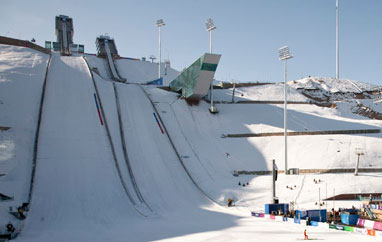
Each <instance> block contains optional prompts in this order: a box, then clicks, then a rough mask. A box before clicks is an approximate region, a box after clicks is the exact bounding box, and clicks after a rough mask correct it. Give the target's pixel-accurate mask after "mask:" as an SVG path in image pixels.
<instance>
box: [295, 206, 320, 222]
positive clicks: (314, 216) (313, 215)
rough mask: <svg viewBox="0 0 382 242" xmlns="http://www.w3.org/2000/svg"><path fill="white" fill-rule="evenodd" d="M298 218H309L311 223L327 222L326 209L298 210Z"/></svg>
mask: <svg viewBox="0 0 382 242" xmlns="http://www.w3.org/2000/svg"><path fill="white" fill-rule="evenodd" d="M296 216H297V217H299V218H301V219H306V218H307V217H309V218H310V220H311V221H316V222H326V209H314V210H297V211H296Z"/></svg>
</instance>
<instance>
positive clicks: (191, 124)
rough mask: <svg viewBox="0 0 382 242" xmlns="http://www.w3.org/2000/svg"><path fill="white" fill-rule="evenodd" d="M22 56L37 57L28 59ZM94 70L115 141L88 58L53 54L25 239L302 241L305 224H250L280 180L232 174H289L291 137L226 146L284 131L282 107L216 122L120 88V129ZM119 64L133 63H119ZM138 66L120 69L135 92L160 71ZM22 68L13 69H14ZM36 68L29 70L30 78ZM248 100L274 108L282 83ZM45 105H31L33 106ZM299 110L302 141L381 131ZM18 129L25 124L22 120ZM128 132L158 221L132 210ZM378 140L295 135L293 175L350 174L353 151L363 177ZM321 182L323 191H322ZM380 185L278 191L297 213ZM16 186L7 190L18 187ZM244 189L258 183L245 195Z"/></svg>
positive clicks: (294, 109)
mask: <svg viewBox="0 0 382 242" xmlns="http://www.w3.org/2000/svg"><path fill="white" fill-rule="evenodd" d="M22 51H23V52H26V53H27V54H26V53H24V54H26V55H29V52H30V50H25V49H23V50H22ZM11 52H12V53H11ZM7 53H9V54H10V56H9V57H13V56H17V51H15V50H7ZM22 58H25V59H28V58H29V57H21V59H22ZM46 60H47V59H45V65H46ZM88 60H89V63H90V66H91V67H98V72H99V73H100V74H101V76H102V78H101V77H100V76H98V75H96V74H94V78H95V83H96V85H97V86H98V89H99V94H100V97H99V98H100V101H102V104H103V108H104V113H105V116H104V118H106V120H105V121H107V123H108V125H109V128H110V133H107V131H106V129H105V127H104V126H102V125H101V124H100V120H99V117H98V113H97V110H96V105H95V103H94V96H93V95H94V93H96V90H95V88H94V85H93V80H92V79H91V75H90V73H89V70H88V67H87V65H86V63H85V61H84V60H83V59H82V58H81V57H80V56H72V57H61V56H58V55H54V56H53V59H52V63H51V68H50V70H49V75H48V84H47V90H46V100H45V106H44V109H43V118H42V126H41V130H40V131H41V132H40V142H39V150H38V161H37V170H36V179H35V184H34V192H33V197H32V204H31V211H30V213H29V214H28V218H27V220H25V224H24V230H23V231H22V233H21V235H20V237H19V238H18V241H42V242H45V241H295V240H296V239H298V238H301V237H302V233H303V230H304V228H305V226H301V225H295V224H289V223H284V224H281V223H277V222H270V221H265V220H259V219H255V218H252V217H249V214H250V213H249V212H250V211H251V210H263V207H264V203H266V202H269V200H270V196H271V191H270V189H269V188H270V184H271V179H270V176H249V175H248V176H239V177H234V176H232V172H233V170H266V169H269V163H270V161H271V159H276V161H277V162H278V165H279V168H280V169H282V166H283V159H282V158H283V157H282V154H283V149H282V137H266V138H260V139H259V138H243V139H228V138H224V139H223V138H221V135H222V134H227V133H245V132H277V131H280V130H282V105H268V104H218V108H219V110H220V113H219V114H217V115H211V114H210V113H209V112H208V107H209V104H208V103H206V102H203V101H202V102H200V104H199V105H194V106H189V105H188V104H187V103H186V102H185V101H184V100H182V99H178V96H177V94H175V93H170V92H165V91H163V90H160V89H157V88H153V87H150V86H145V87H144V91H146V92H148V96H146V95H145V93H144V91H143V90H142V89H141V88H140V87H139V86H137V85H134V84H120V83H115V87H116V89H115V90H116V91H117V92H118V97H119V101H120V105H121V108H120V110H121V120H122V123H121V124H120V123H119V120H118V110H117V108H116V105H117V102H116V101H117V100H116V96H115V92H114V91H115V90H114V87H113V83H112V82H111V81H110V80H108V78H107V72H106V69H105V67H104V65H103V60H102V59H98V58H96V57H88ZM120 61H122V62H123V61H126V60H119V61H117V62H120ZM126 62H127V61H126ZM41 63H43V62H41ZM134 64H136V65H137V66H133V65H130V64H129V65H130V66H126V67H122V68H120V70H119V71H120V72H122V73H124V74H122V76H123V77H125V78H127V79H128V80H129V78H128V77H127V75H130V79H131V80H133V81H134V82H135V81H136V82H138V83H144V82H146V80H147V79H148V76H146V74H145V71H147V72H148V73H150V72H152V73H154V72H155V71H154V70H155V65H151V66H150V68H148V67H146V66H145V65H146V64H147V63H144V62H140V61H136V62H134ZM148 64H150V63H148ZM13 65H14V64H13V63H12V62H8V63H7V64H6V66H7V68H8V67H9V68H10V69H12V68H13ZM118 65H119V64H118ZM122 65H124V64H122ZM126 65H127V64H126ZM41 69H43V68H41ZM37 70H38V69H37V68H33V69H28V66H25V67H23V68H22V72H25V73H28V74H29V73H33V72H34V71H37ZM138 70H140V71H142V72H140V71H138ZM39 73H40V72H39ZM40 75H42V74H40ZM42 76H43V75H42ZM153 76H155V75H154V74H153ZM19 79H21V78H19V77H17V78H14V79H13V77H12V78H9V79H7V80H10V81H12V82H11V83H10V84H11V85H10V87H9V88H10V89H8V90H11V91H12V93H13V94H19V93H23V91H24V90H22V88H20V86H16V85H17V84H16V83H17V81H18V80H19ZM14 80H17V81H14ZM13 85H15V86H13ZM12 88H13V89H12ZM40 88H41V86H40ZM36 89H37V90H41V89H38V88H36ZM36 93H38V92H36ZM245 93H247V94H248V95H245V96H244V97H245V98H247V96H250V95H253V97H254V98H255V96H257V95H259V96H262V97H261V99H262V98H268V99H267V100H271V101H272V100H275V97H278V96H279V95H280V94H282V85H269V86H263V87H261V88H259V89H256V90H252V89H250V88H246V89H245ZM267 93H268V94H270V95H268V96H267ZM291 93H292V91H291ZM293 93H294V94H293V95H294V98H296V100H304V98H302V96H301V95H300V94H299V93H298V92H293ZM224 95H229V93H228V94H224ZM10 96H15V95H9V96H8V97H7V99H9V100H12V99H11V98H10ZM36 96H37V97H38V95H36ZM239 96H241V95H239ZM148 97H149V98H151V99H152V101H153V103H154V105H155V108H156V109H157V110H158V113H156V111H155V109H154V108H153V106H152V105H151V103H150V101H149V99H148ZM244 97H243V99H244ZM223 98H225V97H223ZM254 100H256V99H254ZM258 100H260V99H258ZM38 101H39V99H38V98H31V99H30V102H31V105H32V103H33V104H34V105H35V107H38ZM6 108H8V104H7V107H6ZM289 108H290V112H289V116H288V124H290V127H289V128H290V130H293V131H303V130H310V131H311V130H327V129H364V128H380V127H381V121H378V120H369V119H366V118H364V117H360V116H358V115H354V114H352V113H351V112H350V111H349V110H346V109H345V108H343V109H341V110H339V109H328V108H321V107H317V106H312V105H289ZM37 109H38V108H37ZM13 113H14V110H13V109H9V108H8V109H7V110H6V114H7V115H9V116H12V115H15V117H16V116H17V115H19V117H21V118H22V117H23V116H22V114H18V113H16V114H13ZM154 113H156V115H160V117H161V120H163V123H161V124H162V125H165V127H166V129H165V130H167V131H168V134H169V136H170V137H171V140H172V141H173V143H174V146H175V148H176V152H177V153H178V154H179V157H178V156H177V154H176V152H175V150H174V149H173V147H172V144H171V143H170V140H169V139H168V137H167V135H166V134H162V132H161V131H160V129H159V127H158V125H157V123H156V120H155V117H154ZM32 116H33V115H32ZM34 118H35V120H36V118H37V117H34ZM9 122H10V123H11V124H13V123H16V118H14V120H10V121H9ZM34 122H35V121H34ZM121 127H122V128H123V131H124V132H123V133H124V136H123V138H124V139H125V141H126V149H127V154H128V159H129V162H130V165H131V168H132V171H133V173H134V177H135V180H136V183H137V185H138V187H139V191H140V192H141V194H142V196H143V198H144V199H145V201H146V203H147V204H148V206H149V207H150V208H151V209H152V213H147V214H145V215H146V216H147V217H144V216H142V215H141V214H140V213H139V211H140V209H141V207H139V206H138V207H137V206H134V205H133V204H132V202H131V200H130V199H129V198H128V196H127V194H126V193H125V190H124V188H123V186H122V185H123V184H125V185H126V186H127V188H128V190H129V191H130V192H131V193H132V194H134V191H133V190H132V189H133V188H132V184H131V179H130V178H129V176H130V174H129V172H128V171H127V170H128V167H127V164H126V162H125V158H124V154H123V144H122V137H121V129H120V128H121ZM6 132H9V131H6ZM2 134H3V133H2ZM108 135H110V136H111V140H112V143H113V147H114V148H113V149H114V151H115V153H116V156H115V157H116V161H115V160H114V157H113V155H112V150H113V149H112V146H111V145H110V142H109V139H108ZM30 136H31V135H30ZM31 137H32V136H31ZM380 140H381V139H380V134H376V135H351V136H341V135H330V136H311V137H309V136H301V137H293V138H291V139H290V144H289V146H290V147H291V151H290V154H291V157H290V162H291V166H295V165H296V166H299V167H301V168H311V167H313V168H333V167H352V166H353V164H354V159H355V158H356V157H355V155H353V149H355V148H356V147H360V146H362V148H364V149H365V150H366V155H365V156H363V157H362V160H361V167H370V166H371V167H380V164H381V162H380V158H381V157H380V155H379V147H380V145H381V141H380ZM32 142H33V139H32V138H30V140H29V141H28V142H27V145H28V146H30V147H32V145H31V144H32ZM338 150H339V151H340V152H338ZM352 159H353V160H352ZM115 162H117V163H115ZM181 162H183V164H184V167H183V166H182V164H181ZM116 164H118V167H119V169H120V170H118V169H117V166H116ZM3 167H5V166H3ZM185 169H186V170H185ZM26 170H28V171H30V168H26ZM186 171H187V172H188V174H189V175H190V177H191V178H192V179H191V178H190V177H189V176H188V174H187V172H186ZM120 175H121V177H122V179H120V177H119V176H120ZM7 176H8V175H7ZM7 176H6V177H7ZM6 177H4V178H6ZM313 178H320V179H321V180H322V181H323V182H322V183H321V184H318V185H313V184H312V180H313ZM379 180H380V174H378V173H376V174H361V175H360V176H358V177H356V178H354V176H353V175H351V174H341V175H337V174H336V175H318V174H309V175H306V176H305V175H300V176H284V175H281V176H280V178H279V181H278V184H277V190H278V196H279V197H280V201H281V202H290V201H297V204H298V206H299V207H305V208H313V207H315V205H314V202H315V201H316V200H317V197H318V194H317V190H318V187H320V188H321V192H323V191H324V189H325V184H326V183H327V184H328V191H332V190H333V189H336V191H337V192H338V193H346V192H349V191H350V192H351V191H354V192H380V187H379V186H378V185H377V184H378V182H379ZM28 181H29V180H26V179H25V180H22V179H21V180H19V181H17V182H23V183H24V184H27V182H28ZM17 182H16V183H8V184H10V186H11V187H13V186H15V187H16V185H17ZM122 182H123V183H122ZM194 182H195V183H196V185H195V184H194ZM238 182H241V183H243V182H244V183H246V182H248V183H249V185H248V186H246V187H242V186H238ZM15 184H16V185H15ZM286 185H296V189H294V190H289V189H287V188H286V187H285V186H286ZM199 188H200V189H201V190H199ZM11 190H12V188H11ZM329 193H330V192H329ZM204 194H206V195H207V197H209V198H211V199H212V200H213V201H215V202H217V203H218V204H219V203H220V204H225V202H226V200H227V198H228V197H231V198H234V199H235V201H236V205H237V206H236V207H234V208H229V209H228V208H224V207H221V206H218V205H217V204H215V203H213V202H212V201H211V200H209V199H208V198H207V197H206V196H204ZM134 200H137V198H134ZM336 204H337V203H336ZM342 204H344V203H342ZM338 206H342V205H341V203H338V204H337V205H336V207H338ZM5 210H6V206H2V207H1V212H2V214H1V215H3V214H5V213H4V211H5ZM137 210H138V211H137ZM2 222H3V223H5V222H6V221H2ZM308 232H309V233H310V234H311V235H312V237H315V238H318V239H320V240H326V241H348V240H349V239H355V240H358V241H361V240H364V241H368V240H371V239H373V238H369V237H364V236H360V235H355V234H350V233H346V232H340V231H329V230H325V229H321V228H308Z"/></svg>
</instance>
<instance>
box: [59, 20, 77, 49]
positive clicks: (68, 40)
mask: <svg viewBox="0 0 382 242" xmlns="http://www.w3.org/2000/svg"><path fill="white" fill-rule="evenodd" d="M73 34H74V30H73V19H72V18H69V17H68V16H65V15H59V16H56V36H57V43H59V45H60V48H61V54H62V55H71V51H70V46H71V45H72V44H73Z"/></svg>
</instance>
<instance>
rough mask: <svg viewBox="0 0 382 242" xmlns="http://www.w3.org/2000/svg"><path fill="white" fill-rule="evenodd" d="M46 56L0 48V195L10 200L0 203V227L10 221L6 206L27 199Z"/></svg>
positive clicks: (10, 48) (25, 49)
mask: <svg viewBox="0 0 382 242" xmlns="http://www.w3.org/2000/svg"><path fill="white" fill-rule="evenodd" d="M48 59H49V55H46V54H43V53H41V52H38V51H35V50H33V49H29V48H24V47H16V46H9V45H0V126H5V127H10V129H9V130H7V131H0V174H3V175H4V176H0V192H1V193H4V194H6V195H8V196H12V197H14V201H11V202H3V203H0V224H1V225H2V224H5V223H7V222H8V221H12V219H13V216H11V215H9V214H8V213H7V211H8V209H9V207H10V206H20V205H21V204H22V203H23V202H26V201H27V200H28V193H29V184H30V183H29V182H30V178H31V170H32V157H33V142H34V138H35V132H36V128H37V119H38V113H39V105H40V99H41V93H42V86H43V83H44V77H45V72H46V67H47V63H48Z"/></svg>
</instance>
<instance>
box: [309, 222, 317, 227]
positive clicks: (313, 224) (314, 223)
mask: <svg viewBox="0 0 382 242" xmlns="http://www.w3.org/2000/svg"><path fill="white" fill-rule="evenodd" d="M310 226H316V227H317V226H318V222H316V221H310Z"/></svg>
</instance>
